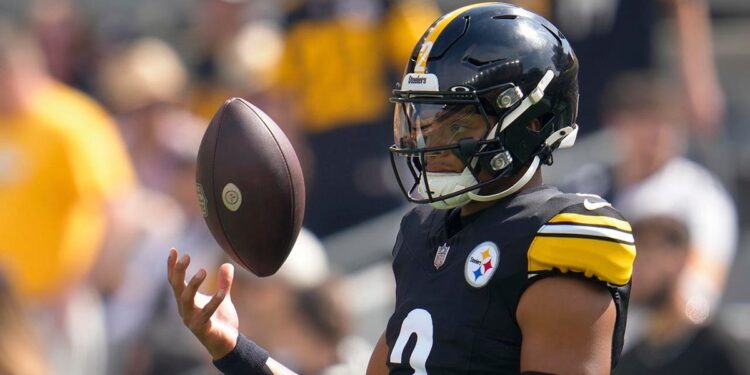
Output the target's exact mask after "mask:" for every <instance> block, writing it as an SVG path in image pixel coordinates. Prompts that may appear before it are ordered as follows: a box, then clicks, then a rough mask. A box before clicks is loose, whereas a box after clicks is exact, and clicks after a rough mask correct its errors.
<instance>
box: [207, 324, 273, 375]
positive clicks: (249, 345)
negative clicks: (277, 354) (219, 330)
mask: <svg viewBox="0 0 750 375" xmlns="http://www.w3.org/2000/svg"><path fill="white" fill-rule="evenodd" d="M268 357H269V354H268V351H267V350H265V349H263V348H261V347H260V346H258V344H256V343H254V342H252V341H250V339H248V338H247V337H245V335H243V334H241V333H240V334H239V336H237V345H235V346H234V349H232V351H231V352H229V354H227V355H225V356H224V357H222V358H220V359H217V360H215V361H214V366H216V368H217V369H219V371H221V372H222V373H223V374H225V375H240V374H242V375H273V374H272V373H271V370H270V369H269V368H268V366H266V361H268Z"/></svg>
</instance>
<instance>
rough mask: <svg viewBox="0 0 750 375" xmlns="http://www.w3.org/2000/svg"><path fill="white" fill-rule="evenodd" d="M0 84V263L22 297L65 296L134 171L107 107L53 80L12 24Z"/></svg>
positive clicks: (1, 56)
mask: <svg viewBox="0 0 750 375" xmlns="http://www.w3.org/2000/svg"><path fill="white" fill-rule="evenodd" d="M0 77H2V79H0V82H3V95H2V96H0V124H2V126H1V127H0V132H1V133H2V136H1V137H0V139H2V141H0V205H2V206H3V210H1V211H0V224H2V225H3V227H4V228H7V230H3V231H1V232H0V249H2V253H0V259H1V260H2V262H3V264H4V265H5V266H6V267H7V269H8V272H10V274H9V278H10V280H11V283H12V285H14V287H16V288H18V289H19V291H20V295H21V296H22V298H24V299H31V298H35V299H39V298H50V297H56V296H60V295H61V294H64V293H65V292H66V291H69V290H70V288H73V287H75V286H76V285H77V284H78V283H80V282H81V281H82V280H83V279H84V278H85V277H86V275H87V273H88V271H89V269H90V267H91V264H92V263H93V261H94V259H95V258H96V255H97V252H98V249H99V245H100V244H101V241H102V239H103V238H104V235H105V230H106V228H107V225H106V224H107V216H108V204H109V203H112V202H114V201H115V200H116V199H117V198H119V197H122V196H123V195H124V194H127V192H128V191H129V190H130V189H131V188H132V186H133V184H134V176H133V172H132V167H131V165H130V161H129V158H128V156H127V154H126V153H125V149H124V146H123V144H122V140H121V139H120V137H119V134H118V132H117V129H116V127H115V126H114V124H113V123H112V121H111V120H110V118H109V117H108V115H107V114H106V113H105V112H104V110H103V109H102V108H101V107H100V106H99V105H98V104H96V103H95V102H94V101H92V100H91V99H89V98H88V97H86V96H85V95H83V94H81V93H80V92H77V91H76V90H74V89H72V88H70V87H68V86H65V85H63V84H61V83H59V82H56V81H55V80H53V79H52V78H50V77H49V76H48V75H47V73H46V71H45V69H44V62H43V60H42V56H41V55H40V54H39V51H38V49H36V48H35V44H34V41H33V39H31V38H30V37H29V36H28V35H27V34H24V33H23V32H20V31H19V30H17V29H15V28H14V27H13V26H11V25H10V24H8V23H2V24H0Z"/></svg>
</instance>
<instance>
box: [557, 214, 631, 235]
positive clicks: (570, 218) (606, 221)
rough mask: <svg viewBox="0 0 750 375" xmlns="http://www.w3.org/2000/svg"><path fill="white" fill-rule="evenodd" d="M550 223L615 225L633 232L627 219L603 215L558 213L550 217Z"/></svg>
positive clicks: (614, 226) (617, 227)
mask: <svg viewBox="0 0 750 375" xmlns="http://www.w3.org/2000/svg"><path fill="white" fill-rule="evenodd" d="M548 223H569V224H583V225H605V226H609V227H613V228H616V229H619V230H623V231H626V232H632V231H633V228H631V227H630V223H628V222H627V221H625V220H620V219H616V218H614V217H609V216H601V215H582V214H573V213H563V214H557V215H555V217H553V218H552V219H550V220H549V221H548Z"/></svg>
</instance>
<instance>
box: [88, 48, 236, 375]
mask: <svg viewBox="0 0 750 375" xmlns="http://www.w3.org/2000/svg"><path fill="white" fill-rule="evenodd" d="M99 87H100V90H101V92H102V94H103V96H104V97H105V98H106V101H107V103H109V105H110V106H111V107H112V108H113V109H114V111H115V113H116V118H117V120H118V122H119V125H120V127H121V129H122V132H123V134H124V136H125V141H126V144H127V148H128V150H129V151H130V153H131V155H132V158H133V160H134V165H135V170H136V172H137V173H138V175H139V177H140V180H141V182H142V186H140V187H139V189H138V194H136V195H135V196H134V197H133V199H130V200H128V202H127V205H126V206H125V210H124V212H123V216H125V217H128V218H129V219H128V221H130V222H132V224H133V230H132V231H131V233H130V235H129V236H128V241H124V242H122V243H113V244H110V246H109V248H107V252H106V254H105V256H103V257H102V258H103V259H101V260H100V262H99V266H100V269H99V271H100V275H99V276H100V277H99V283H98V284H99V285H102V286H103V288H104V289H105V290H106V291H107V296H108V298H107V303H106V309H107V310H106V311H107V315H106V317H107V332H108V340H109V344H110V348H111V352H112V359H111V364H110V371H109V372H110V373H116V372H118V370H119V371H123V372H125V373H129V374H142V373H180V372H183V371H192V370H196V369H199V370H202V371H203V370H205V367H204V366H205V364H206V363H207V362H206V361H205V359H204V358H203V353H202V352H200V351H198V350H191V346H190V345H186V346H181V345H180V346H176V345H174V344H173V343H172V344H166V343H165V342H164V340H163V339H162V338H158V337H156V336H155V335H154V332H159V333H160V334H162V335H166V336H168V337H172V336H171V334H168V333H164V332H165V330H166V331H167V332H168V331H176V329H175V328H176V327H178V326H179V322H174V321H170V320H169V319H165V318H164V316H165V315H167V312H166V308H167V307H168V305H166V301H167V300H166V299H165V298H164V297H165V296H166V295H165V292H166V290H167V289H166V286H163V284H161V283H160V282H159V280H161V278H162V277H163V272H164V267H163V262H161V261H160V259H161V255H162V253H161V252H160V251H158V249H164V248H168V247H169V246H175V245H177V246H180V247H185V248H189V249H190V251H191V253H192V254H194V257H193V261H194V266H197V267H202V268H206V269H215V268H216V265H218V264H219V263H218V262H219V261H220V260H221V254H222V253H221V251H220V250H219V249H218V247H217V246H216V244H215V242H214V240H213V238H212V237H211V234H210V233H209V231H208V228H207V227H206V225H205V223H204V222H203V217H202V215H201V213H200V211H199V207H198V204H197V200H196V195H195V168H196V158H197V152H198V146H199V144H200V141H201V138H202V135H203V131H204V129H205V127H206V123H207V122H206V121H205V120H203V119H200V118H198V117H197V116H195V115H193V114H192V113H190V111H188V110H187V109H186V107H185V104H184V103H185V97H184V94H185V90H186V87H187V71H186V69H185V67H184V66H183V63H182V61H181V60H180V58H179V56H178V55H177V53H176V52H175V51H174V50H173V49H172V47H171V46H169V45H168V44H166V43H165V42H163V41H161V40H158V39H155V38H142V39H138V40H135V41H132V42H131V43H128V44H126V45H123V46H121V48H119V49H118V50H116V51H115V52H114V53H113V54H111V55H110V56H108V57H106V58H105V59H104V61H103V65H102V70H101V72H100V75H99ZM144 212H148V215H144V214H143V213H144ZM155 285H160V286H163V288H158V287H154V286H155ZM170 300H171V298H170ZM168 315H169V316H172V315H173V314H172V311H171V310H170V311H168ZM182 341H184V340H182V339H181V340H180V342H182ZM188 342H190V341H188ZM168 345H172V347H168ZM178 348H179V350H176V349H178ZM196 349H197V347H196ZM164 351H168V353H169V354H168V355H167V354H163V353H164ZM154 353H156V354H157V356H162V355H164V356H165V357H167V358H170V359H172V360H173V362H174V363H175V364H172V365H168V364H163V363H154V362H153V360H152V358H151V355H152V354H154ZM172 354H174V355H172ZM165 366H166V367H165Z"/></svg>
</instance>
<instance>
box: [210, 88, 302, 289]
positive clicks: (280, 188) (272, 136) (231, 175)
mask: <svg viewBox="0 0 750 375" xmlns="http://www.w3.org/2000/svg"><path fill="white" fill-rule="evenodd" d="M196 188H197V193H198V203H199V204H200V206H201V211H202V213H203V218H204V219H205V220H206V224H208V227H209V229H210V230H211V233H212V234H213V236H214V238H215V239H216V241H217V242H218V243H219V245H221V247H222V248H223V249H224V251H225V252H226V253H227V254H229V256H230V257H231V258H232V259H234V261H236V262H237V263H238V264H240V265H241V266H243V267H245V268H246V269H248V270H250V271H251V272H252V273H254V274H256V275H258V276H268V275H272V274H273V273H275V272H276V271H277V270H278V269H279V267H281V265H282V264H283V263H284V261H285V260H286V258H287V256H288V255H289V252H290V251H291V249H292V245H294V242H295V241H296V239H297V234H298V233H299V230H300V227H301V226H302V219H303V216H304V212H305V182H304V179H303V176H302V168H300V163H299V159H297V154H296V153H295V152H294V149H293V148H292V144H291V143H290V142H289V139H287V137H286V135H284V133H283V132H282V131H281V129H280V128H279V127H278V126H277V125H276V123H274V121H273V120H271V118H270V117H268V115H266V114H265V113H264V112H263V111H261V110H260V109H258V108H257V107H255V106H254V105H252V104H250V103H248V102H247V101H245V100H243V99H240V98H232V99H229V100H227V101H226V102H224V105H222V106H221V108H219V110H218V111H217V112H216V114H215V115H214V117H213V119H212V120H211V123H210V124H209V125H208V129H206V133H205V134H204V135H203V140H202V141H201V145H200V149H199V150H198V169H197V173H196Z"/></svg>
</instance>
